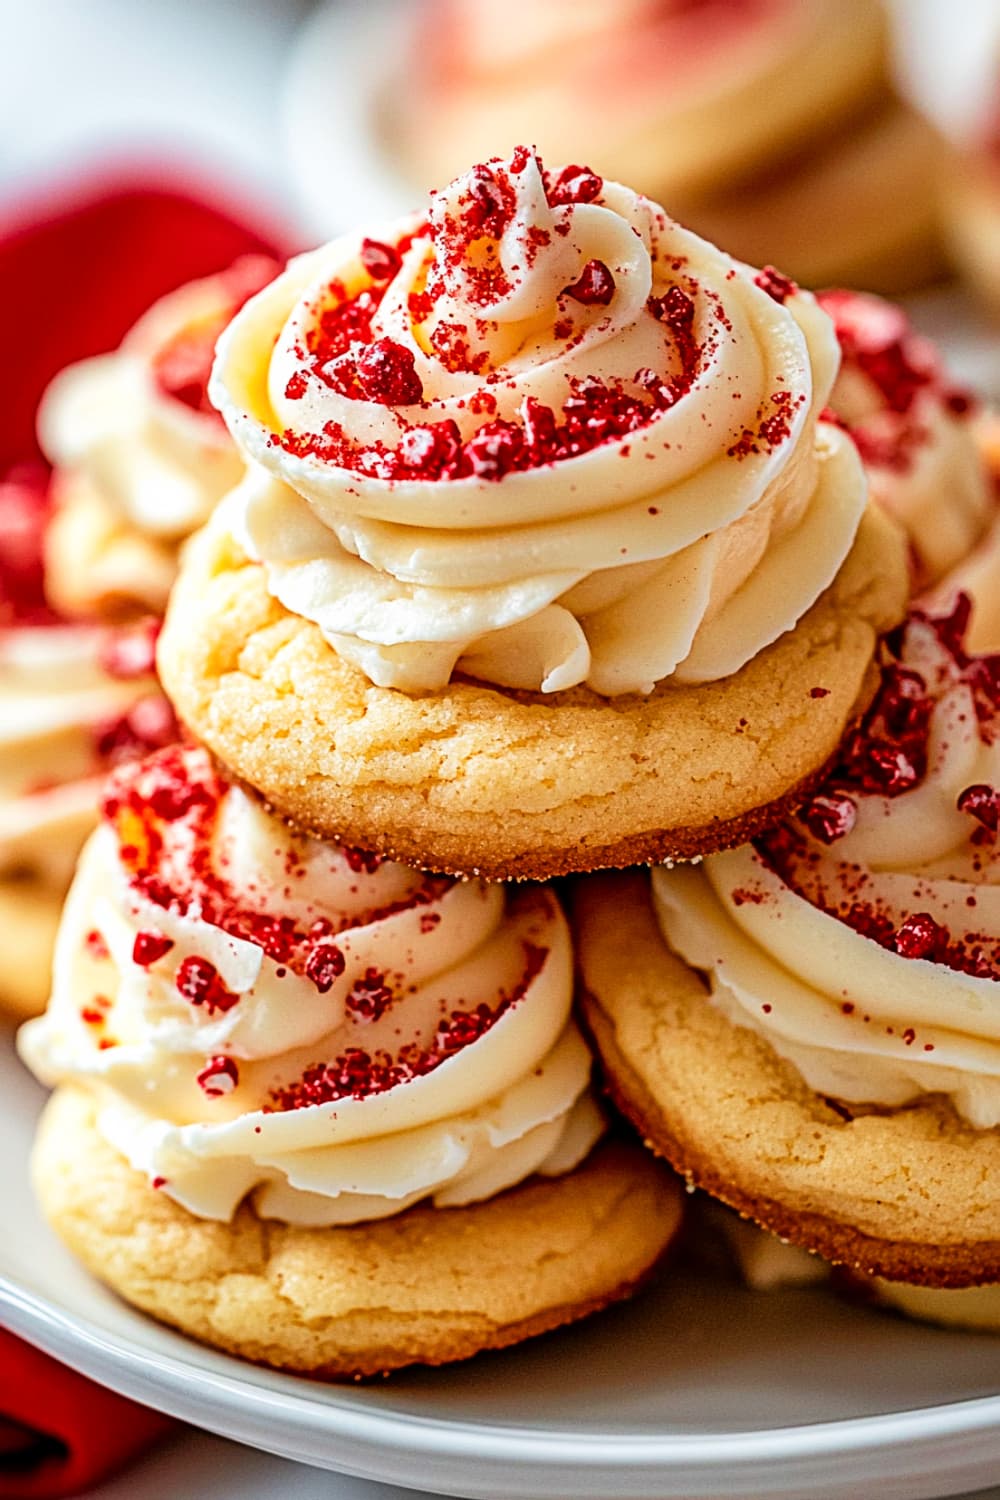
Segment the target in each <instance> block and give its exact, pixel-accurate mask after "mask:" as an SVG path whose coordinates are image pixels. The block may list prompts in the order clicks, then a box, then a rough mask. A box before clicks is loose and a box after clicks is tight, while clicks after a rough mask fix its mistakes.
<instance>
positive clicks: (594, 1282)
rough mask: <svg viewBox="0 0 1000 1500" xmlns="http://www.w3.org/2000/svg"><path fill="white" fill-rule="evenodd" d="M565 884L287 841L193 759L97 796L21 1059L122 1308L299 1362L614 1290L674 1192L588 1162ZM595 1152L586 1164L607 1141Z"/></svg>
mask: <svg viewBox="0 0 1000 1500" xmlns="http://www.w3.org/2000/svg"><path fill="white" fill-rule="evenodd" d="M572 989H573V971H572V955H571V950H570V942H569V934H568V930H567V926H566V922H565V918H564V917H563V915H562V912H561V910H560V907H559V904H558V901H557V899H556V897H555V896H554V894H553V893H552V892H551V891H550V890H548V889H546V888H542V887H536V888H518V889H516V890H512V889H504V888H502V887H500V886H495V885H494V886H488V885H485V884H483V883H481V882H478V881H470V882H456V881H453V880H451V879H449V878H448V877H445V876H434V875H425V874H422V873H420V872H418V871H413V870H410V869H408V868H406V867H404V866H401V865H394V864H390V863H388V862H387V861H384V860H381V859H379V858H378V856H375V855H371V854H368V853H365V852H363V851H360V850H356V849H350V848H345V847H343V846H336V845H328V844H320V843H317V842H316V841H313V840H309V839H306V838H304V837H302V836H299V835H294V834H293V833H291V832H290V831H289V829H288V828H287V826H286V825H285V824H283V823H281V822H279V821H278V820H277V819H275V818H274V817H273V816H271V815H270V814H268V813H267V812H266V811H265V810H264V809H263V807H262V805H261V804H260V803H259V801H258V800H257V799H256V798H253V797H251V796H250V795H248V794H247V793H245V792H243V791H241V790H239V789H238V788H236V787H233V786H230V785H228V784H226V783H225V782H223V781H221V780H220V779H219V778H218V777H217V775H216V774H215V773H214V772H213V770H212V769H211V766H210V763H209V760H208V757H207V755H206V754H205V753H204V752H203V751H200V750H186V751H182V750H180V749H173V750H167V751H164V752H161V753H160V755H158V756H156V757H154V758H152V759H151V760H150V761H147V762H146V763H144V764H143V765H141V766H140V767H138V768H133V769H128V770H125V771H122V772H120V773H119V774H118V775H117V777H116V778H113V780H112V782H111V783H110V785H109V789H108V793H107V798H106V802H105V820H104V822H103V823H102V825H101V827H100V828H99V829H98V830H97V832H96V833H95V835H94V836H93V839H92V840H91V842H90V843H89V844H88V846H87V848H86V850H85V851H84V854H83V856H82V858H81V861H80V866H79V869H78V873H77V876H76V880H75V882H74V886H73V888H72V890H71V892H70V895H69V898H68V900H67V904H66V909H65V914H64V918H63V923H62V927H61V930H60V934H59V939H58V944H57V949H56V959H55V968H54V979H53V993H52V1000H51V1003H50V1006H49V1010H48V1012H47V1013H46V1015H45V1016H43V1017H40V1018H39V1019H38V1020H36V1021H33V1022H29V1023H28V1025H27V1026H25V1027H24V1028H22V1030H21V1033H20V1037H19V1045H20V1048H21V1053H22V1056H23V1057H24V1058H25V1060H26V1061H27V1062H28V1064H29V1066H31V1067H32V1068H33V1069H34V1070H35V1072H36V1073H37V1074H38V1075H39V1076H40V1077H41V1078H43V1079H44V1080H46V1081H48V1082H51V1083H58V1084H61V1085H66V1086H67V1087H66V1088H65V1089H61V1090H60V1093H59V1095H57V1098H56V1101H55V1104H54V1106H53V1113H52V1114H51V1115H50V1117H49V1119H48V1121H47V1123H46V1125H45V1126H44V1127H43V1131H42V1136H41V1139H40V1144H39V1154H38V1158H37V1161H36V1180H37V1183H38V1188H39V1192H40V1194H41V1197H42V1200H43V1203H44V1206H45V1208H46V1211H47V1213H48V1214H49V1216H50V1218H51V1220H52V1222H53V1224H54V1226H55V1228H56V1229H57V1230H58V1231H59V1232H60V1233H62V1234H63V1235H64V1236H65V1238H66V1239H67V1241H68V1242H69V1243H70V1244H71V1246H72V1247H73V1248H74V1249H76V1250H77V1251H78V1253H80V1254H81V1256H82V1257H83V1259H84V1260H85V1261H86V1262H87V1264H88V1265H90V1266H91V1268H92V1269H93V1270H95V1271H96V1273H97V1274H98V1275H100V1276H101V1277H102V1278H103V1279H105V1280H106V1281H107V1282H108V1283H109V1284H110V1285H111V1286H113V1287H114V1288H115V1289H116V1290H117V1291H119V1292H120V1293H121V1294H122V1295H123V1296H125V1297H127V1298H129V1299H130V1300H132V1301H134V1302H136V1304H137V1305H139V1306H141V1307H143V1308H144V1309H146V1310H147V1311H150V1312H152V1313H154V1314H155V1315H156V1316H157V1317H160V1318H162V1319H163V1320H164V1321H167V1322H170V1323H173V1324H175V1325H176V1326H177V1327H179V1328H181V1329H183V1330H184V1331H186V1332H188V1333H191V1334H192V1335H194V1336H195V1337H198V1338H203V1339H205V1340H207V1341H208V1342H210V1343H214V1344H218V1345H219V1346H221V1347H223V1348H226V1349H230V1350H232V1351H234V1352H237V1353H241V1354H244V1355H246V1356H247V1357H248V1358H252V1359H257V1360H261V1361H265V1362H268V1363H271V1364H275V1365H279V1366H281V1367H283V1368H288V1369H298V1370H303V1371H309V1372H312V1373H318V1374H325V1375H330V1376H335V1375H351V1374H373V1373H376V1372H378V1371H380V1370H387V1369H391V1368H394V1367H396V1366H398V1365H403V1364H408V1363H411V1362H413V1361H415V1360H419V1361H425V1362H429V1363H438V1362H440V1361H442V1360H446V1359H457V1358H462V1357H465V1356H466V1355H469V1354H472V1353H474V1352H476V1351H477V1350H479V1349H483V1348H491V1347H498V1346H500V1345H503V1344H506V1343H511V1342H514V1341H515V1340H517V1339H519V1338H522V1337H526V1336H527V1335H528V1334H530V1333H535V1332H540V1331H541V1330H543V1329H545V1328H549V1327H554V1326H555V1325H557V1324H559V1323H562V1322H565V1321H567V1320H569V1319H570V1318H573V1317H576V1316H579V1315H581V1314H582V1313H584V1312H588V1311H591V1310H592V1309H594V1308H596V1307H599V1306H602V1305H604V1304H605V1303H606V1302H609V1301H611V1300H613V1299H614V1298H616V1297H618V1296H621V1295H624V1294H626V1293H627V1292H628V1291H629V1290H631V1289H632V1288H633V1287H634V1286H635V1285H636V1284H637V1283H638V1282H639V1281H640V1280H641V1279H642V1278H643V1277H644V1276H645V1275H646V1274H647V1273H648V1272H649V1271H650V1269H651V1268H652V1266H653V1264H654V1263H655V1261H656V1260H657V1259H658V1257H659V1256H660V1255H661V1253H662V1252H663V1251H664V1250H665V1248H666V1247H667V1245H668V1244H669V1243H670V1240H671V1239H672V1237H673V1235H674V1232H675V1230H676V1228H677V1225H678V1222H679V1218H680V1203H679V1199H680V1193H679V1189H678V1187H677V1185H676V1183H674V1182H673V1180H672V1179H671V1178H670V1177H669V1176H668V1175H667V1174H665V1173H664V1172H663V1171H662V1169H660V1168H659V1167H657V1166H656V1165H655V1164H652V1166H650V1165H648V1164H647V1163H646V1161H645V1160H644V1153H642V1152H641V1151H640V1150H638V1149H637V1148H633V1147H631V1146H627V1145H612V1144H605V1145H599V1144H598V1143H599V1142H600V1140H601V1137H602V1135H603V1134H604V1129H605V1122H604V1119H603V1116H602V1114H601V1112H600V1110H599V1108H598V1106H597V1104H596V1102H595V1099H594V1097H593V1095H592V1093H591V1090H590V1069H591V1061H590V1054H589V1053H588V1051H587V1048H586V1046H585V1044H584V1042H583V1040H582V1038H581V1036H580V1034H579V1032H578V1030H577V1029H576V1026H575V1024H574V1022H573V1020H572V1018H571V1015H570V1007H571V1001H572ZM595 1148H596V1149H595Z"/></svg>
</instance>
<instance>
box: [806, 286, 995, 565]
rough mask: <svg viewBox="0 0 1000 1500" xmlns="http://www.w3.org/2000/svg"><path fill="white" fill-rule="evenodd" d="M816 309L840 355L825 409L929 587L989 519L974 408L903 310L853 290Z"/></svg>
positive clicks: (988, 488)
mask: <svg viewBox="0 0 1000 1500" xmlns="http://www.w3.org/2000/svg"><path fill="white" fill-rule="evenodd" d="M819 302H820V305H821V306H822V307H823V309H824V310H825V311H826V312H828V313H829V314H830V316H831V317H832V318H833V320H834V324H835V326H836V329H837V336H838V340H839V342H840V346H841V353H842V355H843V359H842V362H841V366H840V373H839V375H838V376H837V381H836V384H835V385H834V388H833V392H832V395H831V397H830V405H831V407H832V408H833V410H834V411H835V412H836V413H837V415H838V416H839V417H840V418H841V419H842V420H843V422H844V423H845V425H846V427H847V429H848V431H849V432H850V433H851V435H852V437H853V438H854V440H855V442H856V443H857V444H858V448H859V450H860V452H861V457H862V460H863V461H864V464H865V468H866V470H867V472H868V480H869V484H870V486H871V493H872V496H873V498H874V499H875V500H876V501H877V502H878V503H879V504H880V505H882V506H884V508H885V509H886V510H887V511H888V512H889V514H890V515H892V516H894V517H895V518H896V520H897V521H899V522H900V524H901V525H902V526H903V527H904V529H905V531H906V533H907V536H908V537H909V540H910V545H911V547H912V549H913V557H914V562H915V565H916V573H917V582H918V583H919V584H922V585H926V584H930V583H933V582H934V581H935V580H937V579H940V578H941V577H942V575H943V574H945V573H946V572H948V570H949V569H951V568H953V567H954V566H955V565H956V564H957V563H960V562H961V561H962V560H963V559H964V558H966V557H967V556H968V555H969V553H970V552H971V551H972V550H973V548H974V547H975V546H976V544H977V543H978V542H980V541H981V539H982V538H983V536H984V535H985V533H986V531H987V528H988V527H989V525H990V523H991V521H992V520H993V518H994V515H995V512H996V497H995V494H994V485H993V481H992V476H991V475H990V473H989V469H988V467H987V465H986V463H985V462H984V459H983V454H982V451H981V447H980V444H979V441H978V439H977V424H976V421H975V402H974V401H973V400H972V399H971V398H970V397H969V396H967V395H966V394H965V393H964V392H963V391H961V390H959V389H958V387H957V386H956V385H955V384H954V383H953V382H951V381H950V380H949V378H948V374H947V370H946V369H945V367H944V364H943V362H942V359H941V356H940V354H939V352H938V351H937V349H936V348H935V347H934V345H933V344H932V343H931V342H930V341H929V340H928V339H925V338H921V337H920V336H919V335H918V334H916V333H915V332H914V330H913V328H912V327H911V325H910V323H909V321H908V320H907V317H906V314H905V313H904V312H903V310H902V309H901V308H899V307H895V306H894V305H893V304H892V303H889V302H884V301H882V300H881V298H879V297H872V296H869V295H866V294H863V293H860V292H846V291H829V292H821V293H820V294H819Z"/></svg>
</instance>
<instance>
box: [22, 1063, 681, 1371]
mask: <svg viewBox="0 0 1000 1500" xmlns="http://www.w3.org/2000/svg"><path fill="white" fill-rule="evenodd" d="M94 1115H95V1106H94V1103H93V1101H92V1099H91V1098H90V1097H89V1096H88V1095H86V1094H85V1093H82V1092H81V1091H79V1090H76V1089H70V1088H67V1089H60V1090H59V1091H58V1092H57V1093H56V1094H55V1095H54V1097H53V1099H52V1101H51V1102H50V1104H49V1106H48V1108H47V1110H46V1112H45V1114H44V1116H43V1119H42V1123H41V1127H40V1131H39V1136H38V1140H37V1145H36V1149H35V1156H34V1178H35V1185H36V1191H37V1192H38V1194H39V1196H40V1198H41V1202H42V1205H43V1208H44V1210H45V1212H46V1214H47V1216H48V1218H49V1219H50V1221H51V1223H52V1225H53V1227H54V1228H55V1229H56V1231H57V1233H58V1234H59V1235H60V1236H61V1237H62V1238H63V1239H64V1240H65V1241H66V1243H67V1244H68V1245H69V1247H70V1248H71V1249H72V1250H73V1251H74V1253H75V1254H77V1255H78V1256H79V1257H80V1259H81V1260H82V1261H83V1262H84V1263H85V1264H86V1265H87V1266H88V1267H89V1268H90V1269H91V1270H92V1271H93V1272H94V1273H95V1274H96V1275H98V1276H99V1277H100V1278H101V1279H102V1280H103V1281H105V1282H106V1283H107V1284H108V1285H109V1286H111V1287H112V1288H113V1289H114V1290H115V1291H116V1292H118V1293H119V1294H120V1295H121V1296H123V1297H124V1298H126V1300H127V1301H129V1302H132V1303H134V1304H135V1306H137V1307H139V1308H141V1309H142V1310H143V1311H145V1312H148V1313H151V1314H152V1315H153V1316H154V1317H156V1318H159V1319H160V1320H161V1321H162V1322H164V1323H168V1324H170V1325H172V1326H173V1327H175V1328H179V1329H180V1330H181V1331H182V1332H184V1333H187V1334H190V1335H191V1336H192V1337H194V1338H196V1339H200V1340H202V1341H204V1342H205V1343H208V1344H213V1345H215V1346H217V1347H219V1348H222V1349H225V1350H228V1351H229V1352H230V1353H233V1354H238V1355H241V1356H242V1357H244V1358H246V1359H250V1360H254V1361H255V1362H257V1363H260V1364H267V1365H272V1366H275V1367H277V1368H281V1369H287V1370H293V1371H300V1372H302V1373H308V1374H311V1375H315V1376H321V1377H327V1378H330V1379H337V1378H345V1377H351V1376H365V1375H376V1374H380V1373H383V1372H385V1371H388V1370H392V1369H398V1368H401V1367H402V1366H405V1365H408V1364H413V1363H423V1364H442V1363H444V1362H446V1361H450V1360H456V1359H464V1358H467V1357H469V1356H471V1355H473V1354H476V1353H478V1352H479V1351H481V1350H484V1349H496V1348H502V1347H504V1346H506V1345H508V1344H512V1343H516V1342H518V1341H520V1340H521V1339H524V1338H528V1337H530V1336H531V1335H533V1334H536V1333H542V1332H544V1331H546V1330H547V1329H550V1328H555V1327H558V1326H559V1325H560V1324H563V1323H568V1322H570V1321H572V1320H573V1319H575V1318H579V1317H582V1316H584V1315H585V1314H586V1313H589V1312H593V1311H596V1310H597V1309H598V1308H601V1307H603V1306H605V1305H606V1304H608V1303H610V1302H612V1301H615V1300H617V1299H619V1298H622V1297H625V1296H627V1295H628V1294H629V1293H630V1292H632V1291H633V1290H634V1289H635V1288H636V1287H637V1286H638V1285H639V1284H640V1283H641V1282H642V1281H643V1280H644V1279H645V1278H646V1276H648V1274H649V1273H650V1272H651V1270H652V1268H653V1266H654V1265H655V1263H656V1261H657V1260H658V1258H659V1257H660V1256H661V1255H662V1254H663V1252H664V1251H665V1250H666V1249H667V1247H668V1246H669V1244H670V1242H671V1240H672V1239H673V1236H674V1234H675V1232H676V1230H677V1228H678V1225H679V1223H680V1219H681V1211H682V1199H683V1193H682V1190H681V1188H680V1185H679V1184H678V1183H676V1182H675V1181H674V1180H673V1179H672V1178H671V1177H670V1176H669V1174H667V1173H666V1172H664V1170H663V1169H662V1168H661V1167H660V1166H659V1165H658V1164H657V1163H655V1162H654V1161H653V1160H652V1158H651V1157H649V1156H648V1155H647V1153H645V1152H643V1151H641V1150H640V1149H639V1148H638V1147H635V1146H632V1145H631V1144H627V1143H623V1142H620V1141H619V1142H613V1143H608V1144H605V1145H602V1146H599V1147H598V1148H597V1149H596V1150H595V1151H594V1152H593V1154H592V1155H591V1156H590V1157H589V1158H588V1159H587V1160H586V1162H584V1164H583V1165H582V1166H581V1167H579V1168H578V1169H577V1170H576V1171H574V1172H572V1173H571V1174H570V1175H568V1176H566V1177H563V1178H553V1179H542V1178H537V1177H536V1178H533V1179H531V1180H530V1181H529V1182H527V1183H525V1184H523V1185H522V1186H520V1187H518V1188H515V1189H513V1190H511V1191H509V1192H506V1193H504V1194H502V1195H501V1196H499V1197H497V1198H494V1199H491V1200H489V1201H487V1202H484V1203H479V1204H475V1205H473V1206H471V1207H467V1208H449V1209H434V1208H421V1207H417V1208H411V1209H409V1210H408V1211H407V1212H405V1213H402V1214H399V1215H397V1216H396V1217H394V1218H390V1219H384V1220H380V1221H377V1222H374V1223H369V1224H361V1225H353V1226H351V1227H349V1228H337V1229H303V1228H296V1227H294V1226H289V1225H285V1224H281V1223H277V1222H274V1221H266V1220H261V1219H259V1218H258V1217H257V1216H256V1214H255V1213H254V1212H253V1211H252V1210H251V1209H250V1208H248V1207H243V1208H242V1209H240V1211H239V1212H238V1214H237V1216H236V1218H235V1219H234V1220H233V1222H232V1223H231V1224H225V1223H218V1222H211V1221H207V1220H203V1219H197V1218H195V1217H194V1216H192V1215H191V1214H189V1213H188V1212H187V1211H186V1210H185V1209H183V1208H181V1207H180V1206H179V1205H178V1204H176V1203H174V1202H172V1201H171V1200H170V1199H169V1198H166V1197H165V1196H163V1195H162V1194H159V1193H157V1192H156V1191H154V1189H152V1188H151V1187H150V1186H149V1184H148V1182H147V1181H146V1179H145V1178H144V1177H143V1176H142V1175H141V1174H140V1173H138V1172H135V1171H133V1170H132V1168H130V1167H129V1166H128V1165H127V1164H126V1162H125V1161H124V1160H123V1158H121V1157H120V1156H118V1154H117V1153H116V1152H115V1151H114V1150H113V1149H112V1148H111V1147H110V1146H109V1145H108V1144H107V1143H106V1142H105V1141H104V1139H103V1137H102V1136H101V1135H100V1134H99V1133H98V1130H97V1127H96V1124H95V1119H94Z"/></svg>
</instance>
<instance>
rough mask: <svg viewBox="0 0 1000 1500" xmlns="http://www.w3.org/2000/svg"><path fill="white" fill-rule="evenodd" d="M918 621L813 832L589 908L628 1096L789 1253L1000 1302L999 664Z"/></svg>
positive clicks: (612, 1068) (604, 1025)
mask: <svg viewBox="0 0 1000 1500" xmlns="http://www.w3.org/2000/svg"><path fill="white" fill-rule="evenodd" d="M961 624H962V620H961V617H960V616H956V617H954V618H951V619H938V620H931V619H928V618H926V617H922V616H915V617H914V618H913V619H911V621H910V622H909V624H908V625H907V626H906V628H905V631H903V632H901V633H897V634H896V635H895V636H894V637H893V638H892V639H891V640H890V642H889V643H887V645H886V652H885V658H884V663H883V682H882V687H881V689H880V692H879V695H878V697H877V698H876V700H875V703H874V705H873V707H872V709H871V710H870V711H869V714H868V715H867V717H866V720H865V722H864V724H863V725H862V726H861V727H860V728H859V729H858V730H857V732H855V733H853V734H850V735H848V737H847V739H846V740H845V743H844V747H843V750H842V752H841V757H840V759H839V761H838V764H837V765H836V767H835V768H834V771H833V772H832V774H831V776H830V778H829V780H828V782H827V783H826V785H825V786H824V788H823V789H822V791H820V792H819V793H817V794H816V795H815V796H813V797H812V799H811V800H810V801H809V802H808V803H807V804H806V805H805V807H804V808H803V809H802V812H801V814H800V817H799V818H798V819H797V820H795V821H791V822H788V823H786V824H784V825H782V826H779V827H778V828H776V829H774V830H772V831H771V832H770V833H768V834H765V835H763V836H762V837H761V838H759V839H758V840H757V841H755V843H754V844H752V845H748V846H746V847H745V848H743V849H739V850H734V851H731V852H726V853H724V854H719V855H714V856H712V857H711V858H709V859H707V860H706V861H705V862H704V864H703V866H701V867H700V868H699V869H684V870H681V869H677V870H664V869H660V870H657V871H656V872H655V873H654V874H653V877H652V883H651V885H650V883H649V882H648V880H647V877H646V876H644V875H639V874H635V875H629V876H626V877H621V878H612V877H602V878H601V879H600V880H593V881H581V882H579V887H578V892H577V895H578V919H579V928H578V939H579V962H580V968H581V974H582V983H583V987H584V990H585V1015H586V1018H587V1022H588V1024H589V1026H590V1028H591V1030H592V1032H593V1034H594V1037H595V1039H596V1041H597V1044H598V1047H599V1050H600V1053H601V1056H602V1058H603V1059H604V1063H605V1067H606V1070H607V1075H608V1079H609V1082H610V1086H611V1089H612V1093H613V1094H614V1096H615V1098H616V1099H617V1100H618V1101H619V1102H620V1103H621V1104H622V1106H623V1108H624V1109H625V1110H626V1112H627V1113H628V1114H629V1116H630V1117H631V1118H632V1119H633V1120H634V1121H635V1122H636V1123H637V1124H638V1125H639V1127H640V1128H641V1129H642V1131H643V1133H644V1135H645V1137H646V1139H647V1141H648V1142H649V1143H650V1144H652V1145H653V1146H654V1147H655V1148H656V1149H657V1150H659V1151H661V1152H662V1153H664V1154H665V1155H666V1156H667V1157H668V1158H669V1159H670V1160H671V1161H672V1162H673V1163H674V1164H675V1165H676V1166H677V1167H678V1168H679V1169H680V1170H682V1171H683V1172H684V1173H685V1174H686V1175H687V1176H688V1177H689V1178H690V1179H691V1180H692V1181H694V1182H696V1183H698V1184H699V1185H701V1186H703V1187H705V1188H707V1189H708V1191H709V1192H711V1193H712V1194H714V1195H715V1196H717V1197H719V1198H721V1199H722V1200H723V1201H724V1202H727V1203H729V1204H730V1205H732V1206H733V1207H735V1208H737V1209H738V1210H739V1211H740V1212H741V1213H744V1214H747V1215H749V1216H750V1217H752V1218H754V1219H756V1220H757V1221H758V1222H759V1223H760V1224H762V1225H763V1226H764V1227H765V1228H768V1229H771V1230H773V1231H774V1232H776V1233H778V1234H780V1235H781V1236H783V1237H784V1238H787V1239H789V1240H790V1241H792V1243H794V1244H798V1245H801V1246H804V1247H805V1248H807V1249H810V1250H814V1251H816V1252H818V1253H820V1254H822V1255H824V1256H825V1257H826V1258H827V1259H829V1260H832V1261H835V1262H842V1263H845V1264H847V1265H848V1266H851V1267H855V1268H858V1269H859V1270H861V1271H862V1272H864V1273H865V1274H868V1275H878V1276H882V1277H887V1278H890V1279H893V1280H897V1281H902V1282H907V1283H913V1284H916V1285H923V1286H931V1287H935V1286H937V1287H964V1286H974V1285H978V1284H980V1283H987V1282H992V1281H997V1280H1000V1191H998V1189H997V1186H996V1184H997V1182H998V1180H1000V1177H998V1167H1000V1131H998V1129H997V1126H998V1124H1000V1051H998V1046H997V1041H998V1035H1000V1031H998V1022H997V1017H996V1005H995V994H994V991H995V989H996V986H997V973H998V963H1000V943H998V939H997V933H998V929H1000V906H998V904H997V900H996V893H997V888H998V884H1000V881H998V870H1000V865H998V862H997V844H996V835H997V828H998V797H997V792H996V790H995V787H996V783H997V781H998V779H1000V778H998V770H1000V767H998V761H997V754H998V749H997V745H998V741H997V738H996V734H997V728H998V725H1000V714H998V701H1000V688H998V681H1000V673H998V662H997V659H996V658H994V657H978V658H971V659H970V658H968V657H967V656H966V655H965V653H964V652H963V650H962V646H961V633H960V628H961Z"/></svg>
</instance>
